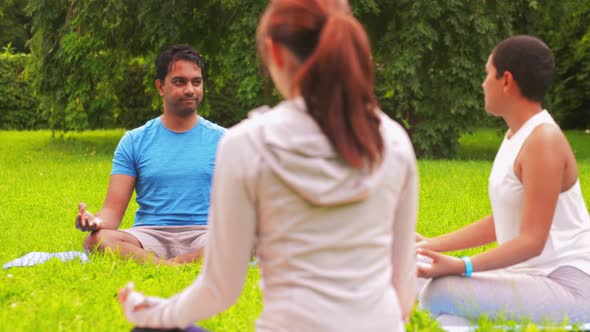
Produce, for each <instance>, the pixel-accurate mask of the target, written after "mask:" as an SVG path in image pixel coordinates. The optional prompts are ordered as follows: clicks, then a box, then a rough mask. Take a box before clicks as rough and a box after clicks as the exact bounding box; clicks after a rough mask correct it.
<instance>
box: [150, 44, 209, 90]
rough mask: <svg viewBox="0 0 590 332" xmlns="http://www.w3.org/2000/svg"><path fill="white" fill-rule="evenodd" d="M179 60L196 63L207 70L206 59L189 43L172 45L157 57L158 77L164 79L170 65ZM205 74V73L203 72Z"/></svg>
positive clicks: (203, 69)
mask: <svg viewBox="0 0 590 332" xmlns="http://www.w3.org/2000/svg"><path fill="white" fill-rule="evenodd" d="M178 60H185V61H189V62H192V63H194V64H196V65H197V66H198V67H199V68H200V69H201V71H202V72H204V71H205V59H203V56H202V55H201V54H200V53H199V52H197V51H196V50H195V49H194V48H192V46H190V45H188V44H181V45H172V46H170V47H168V48H167V49H165V50H164V51H162V52H161V53H160V54H159V55H158V58H157V59H156V79H158V80H160V81H164V79H165V78H166V75H168V71H169V70H170V66H172V64H174V63H175V62H176V61H178ZM203 75H205V73H203Z"/></svg>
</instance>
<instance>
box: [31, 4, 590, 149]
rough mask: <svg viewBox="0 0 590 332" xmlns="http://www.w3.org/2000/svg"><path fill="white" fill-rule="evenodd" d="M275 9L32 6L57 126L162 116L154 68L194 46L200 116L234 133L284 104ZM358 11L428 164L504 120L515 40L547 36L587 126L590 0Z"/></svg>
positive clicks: (571, 107)
mask: <svg viewBox="0 0 590 332" xmlns="http://www.w3.org/2000/svg"><path fill="white" fill-rule="evenodd" d="M266 4H267V1H265V0H253V1H236V0H212V1H207V0H171V1H159V0H143V1H140V0H130V1H128V0H84V1H78V0H37V1H29V3H28V6H27V14H28V15H29V16H30V17H31V18H32V30H33V32H34V35H33V38H32V40H31V41H30V45H31V49H32V52H33V61H32V62H31V66H30V67H29V71H30V73H31V75H30V77H31V81H32V86H33V88H34V91H35V92H36V93H37V95H38V97H39V101H40V103H41V109H42V110H44V112H45V115H46V116H47V117H48V119H49V125H50V127H51V128H52V129H54V130H64V131H67V130H82V129H87V128H103V127H133V126H136V125H139V124H141V123H143V122H145V120H147V119H148V118H149V117H153V116H156V115H157V114H159V113H160V108H161V100H160V97H159V95H158V94H157V93H155V89H154V87H153V80H154V77H153V76H154V64H153V63H154V60H155V57H156V55H157V54H158V52H159V51H161V50H162V49H164V48H165V47H167V46H169V45H171V44H178V43H189V44H191V45H193V46H194V47H195V48H196V49H197V50H199V51H200V52H201V53H202V54H204V55H205V57H206V62H207V68H206V70H205V76H206V80H205V99H204V103H203V104H202V105H201V106H200V107H199V112H200V113H201V114H203V115H205V116H207V117H208V118H210V119H211V120H212V121H214V122H217V123H219V124H221V125H224V126H231V125H233V124H235V123H236V122H238V121H239V120H241V119H243V118H244V117H245V114H246V112H247V111H248V110H249V109H252V108H254V107H257V106H259V105H260V104H273V103H275V102H276V101H277V100H278V94H277V93H276V91H275V90H274V88H273V87H272V83H271V82H270V80H269V79H268V78H267V77H264V76H262V75H261V73H262V66H261V64H260V61H258V59H257V55H256V47H255V38H254V36H255V32H256V26H257V23H258V17H259V15H260V14H261V13H262V11H263V9H264V7H265V6H266ZM351 4H352V8H353V12H354V14H355V15H356V16H357V17H358V18H359V19H360V21H361V22H363V23H364V25H365V27H366V28H367V30H368V32H369V35H370V38H371V41H372V44H373V55H374V60H375V63H376V67H377V70H376V75H377V77H376V83H377V84H376V93H377V97H378V100H379V101H380V105H381V107H382V109H383V110H384V111H385V112H386V113H388V114H389V115H390V116H392V117H393V118H395V119H396V120H398V121H399V122H400V123H402V124H403V125H404V126H405V128H406V129H407V130H408V131H409V133H410V135H411V137H412V140H413V142H414V144H415V147H416V151H417V152H418V154H419V155H422V156H427V157H449V156H453V155H455V153H456V152H457V147H458V137H459V135H460V134H462V133H465V132H469V131H470V130H472V129H473V128H474V127H475V126H476V125H478V124H481V123H482V121H483V122H484V123H486V122H487V123H492V124H495V123H496V122H493V121H490V120H489V119H488V118H484V111H483V100H482V99H483V98H482V92H481V87H480V84H481V81H482V80H483V78H484V69H483V68H484V64H485V61H486V59H487V57H488V55H489V53H490V51H491V49H492V48H493V46H494V45H495V44H496V43H497V42H499V41H500V40H502V39H504V38H506V37H507V36H509V35H511V34H513V33H514V32H528V33H533V34H534V32H537V31H540V32H543V34H541V36H542V37H545V38H546V39H547V40H548V42H549V44H550V45H551V46H552V47H554V49H555V53H556V57H557V60H558V65H559V66H558V68H559V69H558V78H557V83H556V85H555V88H554V90H553V92H552V94H551V95H550V96H549V98H548V104H550V105H551V109H552V111H553V112H554V113H555V114H556V115H557V116H558V119H560V120H562V125H564V124H565V127H566V128H567V127H569V126H582V125H581V123H585V124H584V125H586V126H588V121H590V120H589V118H590V114H589V113H590V112H587V109H588V107H589V106H588V105H589V99H588V98H589V97H588V94H587V93H586V91H588V88H590V86H589V84H590V83H589V82H590V80H589V79H588V76H589V74H590V59H589V58H588V57H589V56H590V55H589V54H590V52H589V51H590V46H589V45H590V32H589V31H590V30H588V25H587V24H586V23H585V22H588V20H589V16H590V14H589V13H590V9H589V7H590V5H589V3H588V2H587V1H586V2H579V1H575V0H568V1H557V0H551V1H533V0H525V1H514V2H506V1H487V0H467V1H462V0H448V1H442V2H441V1H439V2H436V1H435V2H433V1H427V0H420V1H415V0H400V1H377V0H358V1H351ZM179 8H182V10H179ZM570 17H571V19H570ZM558 22H559V23H558ZM572 42H573V43H572ZM580 119H583V121H581V120H580Z"/></svg>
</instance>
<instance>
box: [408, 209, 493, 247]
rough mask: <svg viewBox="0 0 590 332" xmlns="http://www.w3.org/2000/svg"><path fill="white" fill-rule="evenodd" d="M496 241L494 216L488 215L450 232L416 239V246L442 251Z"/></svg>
mask: <svg viewBox="0 0 590 332" xmlns="http://www.w3.org/2000/svg"><path fill="white" fill-rule="evenodd" d="M494 241H496V231H495V229H494V217H493V216H491V215H489V216H487V217H484V218H482V219H480V220H478V221H476V222H474V223H472V224H470V225H467V226H465V227H463V228H461V229H459V230H457V231H454V232H452V233H448V234H444V235H441V236H437V237H433V238H422V239H421V240H420V239H418V244H417V246H418V248H424V249H429V250H432V251H438V252H444V251H454V250H462V249H468V248H474V247H479V246H483V245H486V244H488V243H491V242H494Z"/></svg>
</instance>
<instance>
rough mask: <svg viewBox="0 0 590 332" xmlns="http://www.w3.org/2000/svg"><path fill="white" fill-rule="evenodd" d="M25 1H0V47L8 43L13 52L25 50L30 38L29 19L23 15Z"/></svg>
mask: <svg viewBox="0 0 590 332" xmlns="http://www.w3.org/2000/svg"><path fill="white" fill-rule="evenodd" d="M25 5H26V2H25V1H15V0H3V1H2V2H0V47H6V46H7V45H9V44H10V47H9V48H10V49H11V50H14V51H15V52H25V51H26V50H27V47H26V43H27V40H28V39H29V38H30V33H29V31H28V25H29V23H30V19H29V18H28V17H27V16H26V15H25V10H24V9H25Z"/></svg>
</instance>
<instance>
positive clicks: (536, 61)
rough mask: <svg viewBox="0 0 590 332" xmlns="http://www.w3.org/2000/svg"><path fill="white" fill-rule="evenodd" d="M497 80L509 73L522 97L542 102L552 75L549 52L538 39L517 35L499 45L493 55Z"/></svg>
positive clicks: (552, 65)
mask: <svg viewBox="0 0 590 332" xmlns="http://www.w3.org/2000/svg"><path fill="white" fill-rule="evenodd" d="M492 63H493V64H494V67H496V78H500V77H501V76H502V75H504V72H505V71H509V72H510V73H511V74H512V77H514V80H515V81H516V83H517V84H518V87H519V88H520V93H521V94H522V96H523V97H525V98H527V99H529V100H532V101H537V102H541V101H542V100H543V97H544V96H545V94H546V93H547V91H549V88H550V87H551V83H552V81H553V75H554V73H555V62H554V61H553V53H552V52H551V49H550V48H549V47H548V46H547V45H546V44H545V43H544V42H543V41H542V40H540V39H538V38H535V37H532V36H527V35H520V36H514V37H510V38H508V39H505V40H504V41H502V42H500V43H499V44H498V45H496V47H495V48H494V50H493V51H492Z"/></svg>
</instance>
